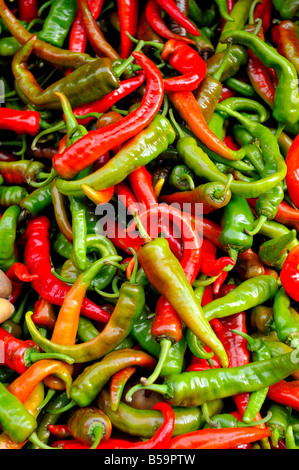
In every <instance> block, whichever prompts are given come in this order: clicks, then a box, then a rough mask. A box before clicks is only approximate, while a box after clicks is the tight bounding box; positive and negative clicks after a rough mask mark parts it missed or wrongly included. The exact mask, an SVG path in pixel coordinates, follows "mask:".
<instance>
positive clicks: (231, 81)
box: [224, 77, 257, 98]
mask: <svg viewBox="0 0 299 470" xmlns="http://www.w3.org/2000/svg"><path fill="white" fill-rule="evenodd" d="M224 85H226V86H228V87H229V88H230V89H231V90H234V91H236V92H237V93H239V94H240V95H244V96H246V97H249V98H251V97H253V98H256V97H257V94H256V92H255V90H254V88H253V87H252V86H251V85H250V84H249V83H246V82H242V81H241V80H238V79H237V78H234V77H230V78H227V79H226V80H225V82H224Z"/></svg>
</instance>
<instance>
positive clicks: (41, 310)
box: [31, 299, 57, 330]
mask: <svg viewBox="0 0 299 470" xmlns="http://www.w3.org/2000/svg"><path fill="white" fill-rule="evenodd" d="M56 317H57V315H56V312H55V308H54V306H53V305H52V304H51V303H50V302H48V301H47V300H45V299H38V300H37V301H36V303H35V305H34V310H33V315H32V317H31V318H32V321H33V322H34V323H35V324H36V325H40V326H44V327H45V328H47V329H49V330H53V328H54V325H55V322H56Z"/></svg>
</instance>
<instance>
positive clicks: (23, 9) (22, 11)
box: [18, 0, 38, 23]
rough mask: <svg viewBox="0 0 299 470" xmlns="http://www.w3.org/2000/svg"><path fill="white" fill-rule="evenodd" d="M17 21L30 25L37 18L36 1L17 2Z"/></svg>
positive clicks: (21, 0) (19, 0)
mask: <svg viewBox="0 0 299 470" xmlns="http://www.w3.org/2000/svg"><path fill="white" fill-rule="evenodd" d="M18 10H19V15H18V17H19V19H20V20H21V21H26V22H27V23H30V22H31V21H32V20H34V19H35V18H38V7H37V0H18Z"/></svg>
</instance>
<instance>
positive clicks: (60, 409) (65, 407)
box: [46, 400, 77, 415]
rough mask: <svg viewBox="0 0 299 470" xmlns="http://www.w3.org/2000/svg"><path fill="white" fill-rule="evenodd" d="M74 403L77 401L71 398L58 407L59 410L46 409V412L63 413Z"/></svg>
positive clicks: (74, 404)
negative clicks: (65, 403)
mask: <svg viewBox="0 0 299 470" xmlns="http://www.w3.org/2000/svg"><path fill="white" fill-rule="evenodd" d="M76 405H77V403H76V402H75V401H74V400H71V401H70V402H69V403H68V404H67V405H65V406H63V407H62V408H59V410H46V411H47V413H51V414H56V415H58V414H60V413H64V412H65V411H68V410H71V409H72V408H74V406H76Z"/></svg>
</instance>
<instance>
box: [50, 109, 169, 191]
mask: <svg viewBox="0 0 299 470" xmlns="http://www.w3.org/2000/svg"><path fill="white" fill-rule="evenodd" d="M107 127H110V126H107ZM103 129H105V128H103ZM174 139H175V132H174V129H173V128H172V126H171V124H170V122H169V121H168V119H166V118H165V117H164V116H161V115H160V114H157V115H156V116H155V117H154V118H153V120H152V121H151V123H150V124H149V125H148V126H147V127H146V128H145V129H143V130H142V131H141V132H139V134H138V135H136V137H133V138H132V139H130V140H129V141H128V142H126V143H125V144H124V146H123V147H122V148H121V149H120V150H119V152H118V153H116V155H115V156H114V157H112V158H111V159H110V160H109V161H108V162H107V163H106V164H105V165H104V166H103V167H102V168H99V169H98V170H97V171H95V172H94V173H92V174H91V175H88V176H85V177H83V178H80V179H77V180H75V179H74V180H72V181H66V180H64V179H62V178H57V179H56V187H57V189H58V190H59V191H60V192H61V193H62V194H66V195H68V196H81V195H82V189H81V186H82V184H87V185H88V186H90V187H91V188H93V189H95V190H97V191H100V190H103V189H106V188H109V187H111V186H114V185H116V184H118V183H119V182H121V181H123V180H124V178H126V177H127V176H128V175H129V174H130V173H132V172H133V171H134V170H135V169H138V168H140V167H141V166H144V165H145V164H147V163H149V162H150V161H152V160H153V159H154V158H156V157H157V156H158V155H159V154H160V153H161V152H163V150H166V149H167V147H168V146H169V145H170V144H171V143H172V142H173V141H174Z"/></svg>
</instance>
